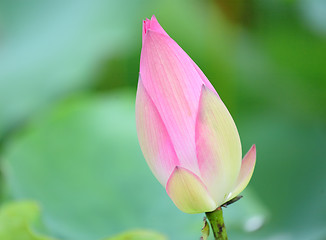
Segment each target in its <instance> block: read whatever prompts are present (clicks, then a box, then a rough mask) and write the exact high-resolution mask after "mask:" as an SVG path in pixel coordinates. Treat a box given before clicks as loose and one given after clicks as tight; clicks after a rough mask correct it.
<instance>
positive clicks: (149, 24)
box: [142, 15, 168, 44]
mask: <svg viewBox="0 0 326 240" xmlns="http://www.w3.org/2000/svg"><path fill="white" fill-rule="evenodd" d="M148 30H151V31H153V32H157V33H161V34H163V35H166V36H168V34H167V33H166V32H165V31H164V29H163V28H162V27H161V25H160V24H159V23H158V21H157V19H156V17H155V16H154V15H153V16H152V18H151V20H149V19H148V18H146V20H144V21H143V34H142V36H143V44H144V39H145V35H146V33H147V31H148Z"/></svg>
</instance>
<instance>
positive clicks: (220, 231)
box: [206, 207, 228, 240]
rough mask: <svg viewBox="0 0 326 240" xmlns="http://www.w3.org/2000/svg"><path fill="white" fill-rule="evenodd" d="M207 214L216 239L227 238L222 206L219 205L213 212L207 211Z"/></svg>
mask: <svg viewBox="0 0 326 240" xmlns="http://www.w3.org/2000/svg"><path fill="white" fill-rule="evenodd" d="M206 216H207V219H208V220H209V222H210V224H211V227H212V230H213V233H214V238H215V240H227V239H228V236H227V234H226V229H225V225H224V219H223V212H222V208H221V207H218V208H217V209H216V210H214V211H213V212H207V213H206Z"/></svg>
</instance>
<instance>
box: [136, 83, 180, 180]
mask: <svg viewBox="0 0 326 240" xmlns="http://www.w3.org/2000/svg"><path fill="white" fill-rule="evenodd" d="M136 125H137V133H138V139H139V144H140V147H141V149H142V152H143V154H144V157H145V159H146V161H147V163H148V165H149V167H150V168H151V170H152V172H153V174H154V175H155V177H156V178H157V179H158V180H159V182H160V183H161V184H162V185H163V186H165V184H166V182H167V180H168V178H169V176H170V175H171V173H172V171H173V169H174V168H175V166H177V165H179V160H178V158H177V155H176V153H175V151H174V148H173V145H172V142H171V140H170V136H169V134H168V132H167V130H166V128H165V126H164V124H163V122H162V119H161V117H160V115H159V113H158V111H157V109H156V107H155V105H154V104H153V102H152V100H151V98H150V96H149V95H148V94H147V92H146V90H145V88H144V86H143V84H142V80H141V78H140V77H139V81H138V89H137V97H136Z"/></svg>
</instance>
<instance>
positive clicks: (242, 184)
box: [228, 145, 256, 200]
mask: <svg viewBox="0 0 326 240" xmlns="http://www.w3.org/2000/svg"><path fill="white" fill-rule="evenodd" d="M255 164H256V146H255V145H253V146H252V147H251V148H250V150H249V151H248V153H247V154H246V156H244V158H243V160H242V164H241V170H240V174H239V176H238V180H237V183H236V185H235V186H236V187H235V188H234V190H233V191H232V192H231V193H230V195H229V197H228V200H231V199H232V198H234V197H236V196H237V195H238V194H239V193H241V192H242V191H243V190H244V189H245V188H246V187H247V185H248V183H249V181H250V179H251V176H252V174H253V172H254V168H255Z"/></svg>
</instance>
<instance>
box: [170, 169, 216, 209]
mask: <svg viewBox="0 0 326 240" xmlns="http://www.w3.org/2000/svg"><path fill="white" fill-rule="evenodd" d="M166 191H167V193H168V194H169V196H170V198H171V199H172V201H173V202H174V204H175V205H176V206H177V207H178V208H179V209H180V210H181V211H183V212H185V213H203V212H210V211H213V210H215V209H216V208H217V207H218V206H217V204H216V203H215V201H214V200H213V199H212V197H211V196H210V194H209V192H208V191H207V188H206V186H205V185H204V184H203V182H202V181H201V180H200V179H199V177H198V176H196V175H195V174H194V173H192V172H191V171H189V170H187V169H185V168H182V167H176V168H175V169H174V171H173V173H172V175H171V177H170V179H169V181H168V183H167V186H166Z"/></svg>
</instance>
